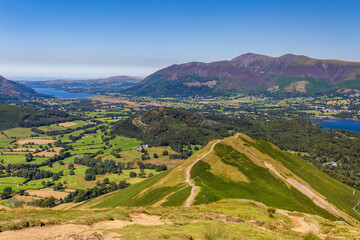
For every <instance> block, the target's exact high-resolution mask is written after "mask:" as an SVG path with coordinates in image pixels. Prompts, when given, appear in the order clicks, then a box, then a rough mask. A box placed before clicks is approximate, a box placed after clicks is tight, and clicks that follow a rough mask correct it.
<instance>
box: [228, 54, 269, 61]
mask: <svg viewBox="0 0 360 240" xmlns="http://www.w3.org/2000/svg"><path fill="white" fill-rule="evenodd" d="M270 59H273V57H269V56H266V55H261V54H256V53H245V54H242V55H240V56H237V57H236V58H233V59H232V60H231V62H243V63H249V62H253V61H257V60H263V61H268V60H270Z"/></svg>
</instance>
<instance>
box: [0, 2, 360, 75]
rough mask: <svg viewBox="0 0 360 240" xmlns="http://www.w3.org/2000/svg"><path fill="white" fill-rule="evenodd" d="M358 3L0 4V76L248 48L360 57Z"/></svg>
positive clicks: (91, 70) (105, 70) (98, 71)
mask: <svg viewBox="0 0 360 240" xmlns="http://www.w3.org/2000/svg"><path fill="white" fill-rule="evenodd" d="M359 10H360V1H357V0H341V1H340V0H338V1H331V0H327V1H323V0H312V1H306V0H303V1H290V0H287V1H285V0H284V1H264V0H248V1H245V0H244V1H241V0H238V1H232V0H221V1H220V0H219V1H212V0H207V1H205V0H152V1H150V0H127V1H125V0H124V1H122V0H96V1H95V0H0V75H3V76H5V77H8V78H13V79H16V78H17V77H19V76H30V77H37V76H39V77H40V76H46V77H74V78H81V77H84V78H96V77H107V76H113V75H124V74H126V75H133V76H146V75H148V74H151V73H152V72H154V71H156V70H158V69H160V68H163V67H166V66H169V65H171V64H174V63H184V62H189V61H203V62H211V61H217V60H227V59H232V58H234V57H236V56H238V55H240V54H243V53H247V52H254V53H260V54H265V55H270V56H280V55H283V54H286V53H294V54H303V55H307V56H310V57H314V58H324V59H329V58H331V59H343V60H351V61H360V51H359V50H360V49H359V46H360V14H359Z"/></svg>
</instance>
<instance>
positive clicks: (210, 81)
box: [125, 53, 360, 96]
mask: <svg viewBox="0 0 360 240" xmlns="http://www.w3.org/2000/svg"><path fill="white" fill-rule="evenodd" d="M359 90H360V63H359V62H346V61H339V60H320V59H313V58H309V57H306V56H302V55H293V54H286V55H284V56H281V57H269V56H264V55H259V54H253V53H247V54H243V55H240V56H238V57H236V58H234V59H232V60H230V61H219V62H212V63H202V62H190V63H185V64H179V65H176V64H175V65H172V66H170V67H167V68H164V69H161V70H159V71H157V72H155V73H153V74H151V75H150V76H148V77H147V78H145V79H144V81H142V82H140V83H139V84H137V85H136V86H134V87H132V88H130V89H128V90H126V91H125V93H129V94H135V95H148V96H174V95H179V96H193V95H201V96H204V95H205V96H207V95H224V94H236V93H249V92H250V93H272V94H293V95H294V94H297V95H300V94H301V95H302V94H308V95H314V94H317V93H325V92H328V91H338V92H349V91H359Z"/></svg>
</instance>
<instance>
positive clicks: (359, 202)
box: [353, 189, 360, 215]
mask: <svg viewBox="0 0 360 240" xmlns="http://www.w3.org/2000/svg"><path fill="white" fill-rule="evenodd" d="M353 195H354V197H355V198H356V195H355V190H354V189H353ZM359 204H360V199H359V201H358V202H357V204H355V206H354V207H353V209H354V211H355V212H356V213H357V214H359V215H360V213H359V212H358V211H357V210H356V207H357V206H359Z"/></svg>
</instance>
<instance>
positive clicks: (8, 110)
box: [0, 103, 31, 130]
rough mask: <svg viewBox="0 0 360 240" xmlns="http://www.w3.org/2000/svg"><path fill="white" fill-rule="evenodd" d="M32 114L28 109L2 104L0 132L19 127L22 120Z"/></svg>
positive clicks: (0, 105)
mask: <svg viewBox="0 0 360 240" xmlns="http://www.w3.org/2000/svg"><path fill="white" fill-rule="evenodd" d="M30 113H31V111H30V110H28V109H25V108H21V107H18V106H13V105H8V104H2V103H0V130H4V129H9V128H13V127H17V126H19V123H20V121H21V120H22V118H23V117H24V116H26V115H28V114H30Z"/></svg>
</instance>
